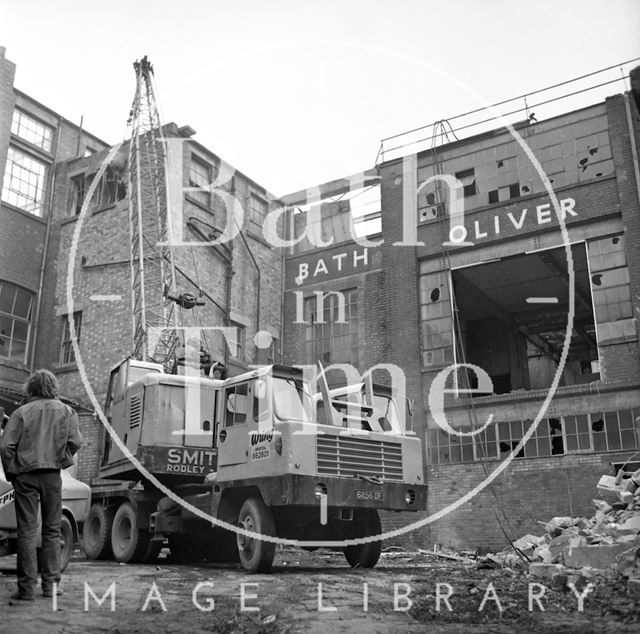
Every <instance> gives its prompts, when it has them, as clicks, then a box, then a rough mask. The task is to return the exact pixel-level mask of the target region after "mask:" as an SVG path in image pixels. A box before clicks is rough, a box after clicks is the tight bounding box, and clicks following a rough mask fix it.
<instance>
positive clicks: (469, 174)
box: [456, 168, 478, 198]
mask: <svg viewBox="0 0 640 634" xmlns="http://www.w3.org/2000/svg"><path fill="white" fill-rule="evenodd" d="M456 178H457V179H458V180H459V181H460V183H462V191H463V193H464V197H465V198H469V196H475V195H476V194H477V193H478V190H477V189H476V172H475V170H474V169H473V168H471V169H467V170H462V171H461V172H456Z"/></svg>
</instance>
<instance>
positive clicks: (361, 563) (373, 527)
mask: <svg viewBox="0 0 640 634" xmlns="http://www.w3.org/2000/svg"><path fill="white" fill-rule="evenodd" d="M354 522H356V525H355V526H354V529H355V530H354V533H355V534H354V535H353V537H354V538H355V537H369V536H370V535H380V533H381V532H382V525H381V524H380V516H379V515H378V511H376V510H375V509H367V510H364V511H359V512H358V511H356V513H355V517H354ZM381 551H382V542H381V541H377V542H367V543H366V544H358V545H357V546H347V547H346V548H345V549H344V556H345V557H346V559H347V561H348V562H349V565H350V566H351V567H352V568H373V567H374V566H375V565H376V564H377V563H378V559H380V552H381Z"/></svg>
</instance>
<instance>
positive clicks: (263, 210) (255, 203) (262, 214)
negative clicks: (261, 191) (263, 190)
mask: <svg viewBox="0 0 640 634" xmlns="http://www.w3.org/2000/svg"><path fill="white" fill-rule="evenodd" d="M266 216H267V203H266V201H265V200H263V199H262V198H260V197H258V196H256V195H255V194H251V196H250V197H249V219H250V220H251V221H252V222H254V223H255V224H257V225H259V226H260V227H261V226H262V224H263V223H264V219H265V218H266Z"/></svg>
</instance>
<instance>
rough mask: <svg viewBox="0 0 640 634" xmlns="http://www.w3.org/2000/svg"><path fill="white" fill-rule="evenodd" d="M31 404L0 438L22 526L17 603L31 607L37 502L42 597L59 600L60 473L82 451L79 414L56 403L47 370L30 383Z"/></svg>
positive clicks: (53, 380) (27, 387)
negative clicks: (39, 528)
mask: <svg viewBox="0 0 640 634" xmlns="http://www.w3.org/2000/svg"><path fill="white" fill-rule="evenodd" d="M25 390H26V392H27V402H26V403H25V404H24V405H22V406H21V407H19V408H18V409H17V410H16V411H15V412H13V414H12V416H11V419H10V420H9V423H8V424H7V426H6V428H5V430H4V434H3V435H2V437H1V438H0V458H2V466H3V467H4V471H5V474H6V476H7V479H8V480H9V481H11V482H12V483H13V487H14V489H15V496H16V497H15V505H16V507H15V508H16V521H17V525H18V590H17V592H15V593H14V594H12V595H11V599H12V600H14V601H33V599H34V594H35V588H36V585H37V582H38V558H37V554H36V540H37V522H38V498H39V500H40V502H39V503H40V510H41V513H42V556H41V575H42V594H43V595H44V596H45V597H47V596H48V597H50V596H53V593H54V592H56V593H57V594H60V592H61V591H60V590H59V589H58V584H59V582H60V576H61V575H60V523H61V521H62V479H61V476H60V470H61V469H66V468H67V467H70V466H71V465H72V464H73V456H74V454H75V453H76V452H77V451H78V449H79V448H80V446H81V445H82V436H81V435H80V430H79V429H78V416H77V414H76V413H75V412H74V411H73V409H71V407H69V406H68V405H65V404H64V403H62V402H61V401H59V400H58V398H57V396H58V382H57V380H56V377H55V376H54V375H53V374H52V373H51V372H49V371H48V370H38V371H37V372H34V373H33V374H32V375H31V376H30V377H29V379H28V381H27V383H26V385H25Z"/></svg>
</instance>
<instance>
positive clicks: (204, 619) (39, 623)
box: [0, 549, 640, 634]
mask: <svg viewBox="0 0 640 634" xmlns="http://www.w3.org/2000/svg"><path fill="white" fill-rule="evenodd" d="M161 557H162V555H161ZM0 570H1V574H0V606H1V609H0V632H2V634H5V633H7V634H13V633H14V632H15V633H16V634H18V633H24V634H49V633H58V632H60V633H64V634H83V633H84V632H111V633H113V634H120V633H124V632H127V633H129V632H131V633H136V634H160V633H163V632H179V633H180V634H187V633H188V634H200V633H204V632H220V633H235V632H243V633H244V632H247V633H253V632H259V633H264V634H271V633H277V634H280V633H282V634H284V633H285V632H286V633H291V634H294V633H297V632H311V633H312V634H313V633H318V634H320V633H321V634H333V632H363V633H364V632H380V633H387V632H436V633H437V632H446V633H453V632H474V633H477V632H486V633H490V632H491V633H499V634H500V633H508V632H519V633H521V632H548V633H551V632H553V634H562V633H563V632H580V633H581V634H582V633H588V632H598V633H600V632H612V633H613V632H640V603H634V602H633V600H632V599H630V598H629V597H628V596H627V594H626V590H625V585H624V583H614V582H607V583H604V582H601V583H599V584H598V585H596V587H595V589H594V590H593V591H592V592H591V593H590V594H589V595H588V596H586V598H585V599H584V606H583V611H582V612H580V611H579V609H578V599H577V597H576V596H575V595H574V594H573V593H572V592H571V591H557V590H555V591H554V590H552V588H551V582H547V583H546V585H547V586H548V590H546V592H545V595H544V596H543V597H542V599H541V600H540V603H541V605H542V607H544V609H545V611H544V612H542V611H541V610H540V609H539V606H538V604H537V603H536V602H535V601H534V602H533V604H532V607H533V608H534V610H533V611H532V612H530V611H529V610H528V584H529V583H530V582H533V581H540V580H532V579H529V578H528V576H527V574H526V573H524V572H516V571H512V570H509V569H504V570H503V569H479V568H478V566H477V565H475V564H463V563H459V562H455V561H448V560H443V559H439V558H436V557H434V556H429V555H424V554H411V553H400V552H390V553H386V554H385V553H383V555H382V558H381V560H380V562H379V564H378V566H377V567H376V568H375V569H373V570H351V569H350V568H349V567H348V566H347V564H346V562H345V560H344V558H343V557H342V555H340V554H338V553H322V552H318V553H306V552H304V551H299V550H295V549H287V550H280V551H278V554H277V556H276V561H275V564H274V569H273V571H272V573H270V574H268V575H248V574H245V573H244V571H243V570H242V569H241V568H240V567H239V565H237V566H236V565H223V564H215V565H214V564H202V565H176V564H172V563H171V561H170V559H166V558H161V559H160V560H159V562H158V565H150V566H143V565H124V564H116V563H114V562H89V561H87V560H85V559H84V556H83V555H82V554H81V553H80V552H77V553H76V556H74V558H73V559H72V561H71V564H70V565H69V568H68V569H67V571H66V573H65V575H64V579H63V589H64V594H63V595H62V596H61V597H59V598H58V599H57V609H56V610H54V609H53V608H54V605H53V602H52V599H45V598H43V597H37V598H36V601H35V603H33V604H25V605H19V606H10V605H9V600H8V599H9V594H10V593H11V592H12V591H13V590H14V589H15V579H16V578H15V558H6V559H3V560H0ZM203 582H209V583H210V584H211V585H202V586H200V588H199V589H196V586H197V585H198V584H199V583H203ZM437 583H442V584H444V583H448V584H449V585H450V586H451V588H452V591H453V593H452V594H451V596H450V598H449V605H450V607H451V611H449V610H448V609H447V605H446V603H445V602H444V600H443V601H441V605H440V608H441V609H440V611H439V612H438V611H437V610H436V597H435V594H436V584H437ZM85 584H86V586H85ZM111 584H115V587H114V590H115V593H114V605H113V607H114V608H115V609H114V611H111V607H112V604H111V595H109V596H107V598H106V600H105V601H104V603H103V604H102V605H98V603H97V602H96V600H95V599H94V598H92V597H91V595H90V593H89V592H88V591H89V590H90V591H92V592H93V593H94V594H95V596H96V597H97V598H98V599H101V598H102V597H103V595H104V594H105V593H106V592H107V590H108V588H109V587H110V585H111ZM154 584H155V586H154ZM242 584H257V585H245V586H244V595H245V596H244V609H243V606H242V597H241V595H242V593H243V585H242ZM365 584H366V590H365ZM396 584H397V585H396ZM490 584H491V585H490ZM394 588H395V593H396V599H395V601H394ZM194 590H195V600H196V602H197V603H198V604H199V606H200V608H202V610H200V609H198V607H197V606H196V605H194V602H193V599H194V596H193V595H194ZM533 591H534V592H540V591H541V589H540V588H539V587H537V586H536V587H534V588H533ZM440 592H441V594H442V595H444V594H448V593H449V589H448V588H447V587H446V586H440ZM85 593H87V596H88V604H87V606H86V607H87V608H88V609H86V610H85ZM319 593H321V598H320V599H319ZM252 595H253V596H252ZM211 600H213V603H212V602H211ZM483 600H484V604H483ZM498 602H499V603H500V607H501V608H502V612H500V609H499V608H498ZM210 608H213V609H210ZM365 608H366V609H365Z"/></svg>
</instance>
